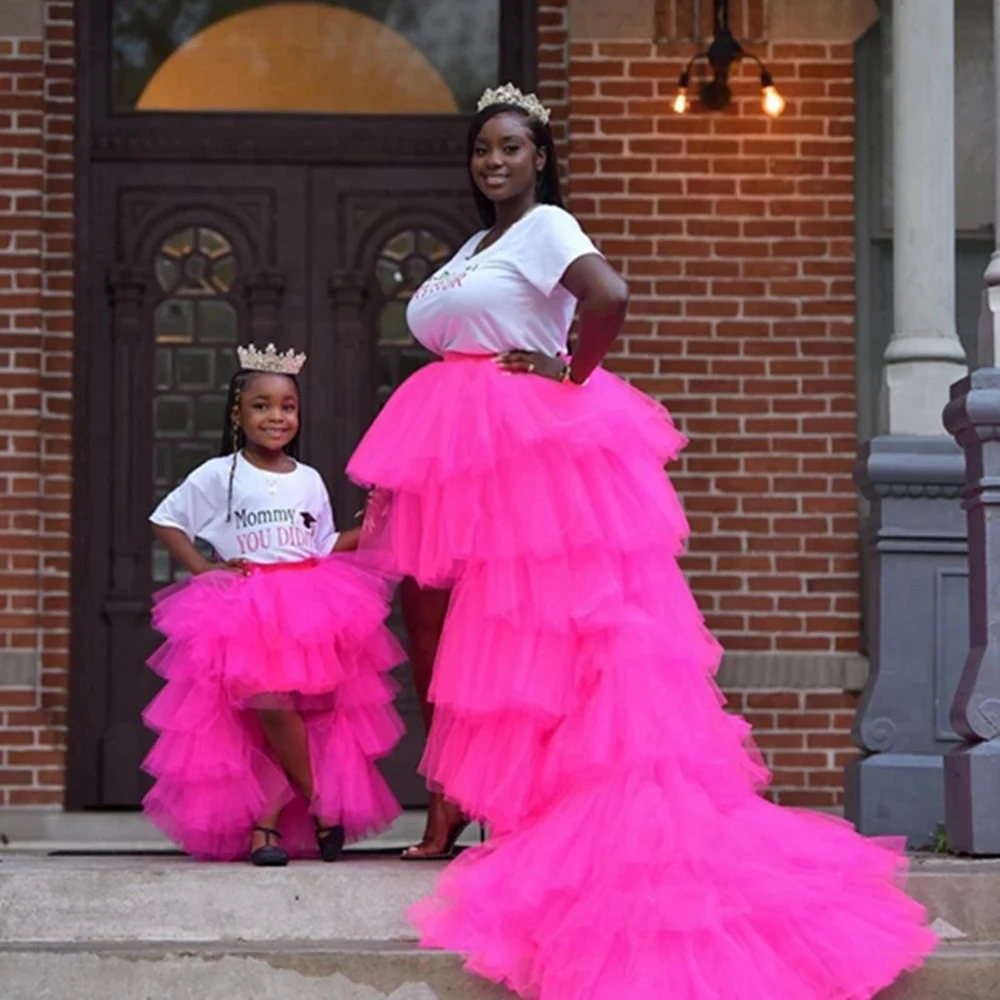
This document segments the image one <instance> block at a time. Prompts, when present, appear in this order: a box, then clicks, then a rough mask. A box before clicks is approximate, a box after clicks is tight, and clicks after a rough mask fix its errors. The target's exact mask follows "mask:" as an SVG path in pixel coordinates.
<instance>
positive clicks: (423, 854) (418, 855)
mask: <svg viewBox="0 0 1000 1000" xmlns="http://www.w3.org/2000/svg"><path fill="white" fill-rule="evenodd" d="M471 822H472V821H471V820H467V819H460V820H459V821H458V822H457V823H456V824H455V825H454V826H452V827H451V829H450V830H449V831H448V839H447V840H446V841H445V844H444V850H443V851H430V852H429V851H427V850H426V847H427V841H426V840H422V841H421V842H420V843H419V844H414V845H413V847H407V848H406V850H405V851H403V853H402V854H401V855H400V857H401V858H402V859H403V861H451V859H452V858H453V857H454V856H455V854H456V853H457V851H458V838H459V837H461V836H462V834H463V833H465V831H466V830H468V828H469V825H470V823H471ZM482 839H483V836H482V828H480V842H481V841H482Z"/></svg>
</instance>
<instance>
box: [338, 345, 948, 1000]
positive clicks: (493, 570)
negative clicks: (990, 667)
mask: <svg viewBox="0 0 1000 1000" xmlns="http://www.w3.org/2000/svg"><path fill="white" fill-rule="evenodd" d="M683 445H684V440H683V438H682V436H681V434H680V433H678V431H677V430H676V429H675V428H674V426H673V425H672V423H671V421H670V418H669V416H668V414H667V412H666V411H665V410H664V409H663V408H662V407H660V406H659V405H658V404H655V403H653V402H652V401H651V400H649V399H648V398H647V397H645V396H643V395H642V394H640V393H639V392H637V391H635V390H633V389H632V388H631V387H629V386H628V385H626V384H625V383H624V382H622V381H620V380H619V379H617V378H615V377H613V376H611V375H609V374H607V373H604V372H598V373H596V374H595V375H594V377H593V378H592V379H591V380H590V382H589V384H588V385H587V386H585V387H583V388H577V387H572V386H566V385H561V384H559V383H555V382H551V381H545V380H543V379H540V378H536V377H531V376H504V375H503V374H502V373H501V372H500V371H499V370H498V369H497V368H496V366H495V365H493V364H491V363H490V362H489V360H483V359H477V360H473V359H462V358H455V359H450V360H447V361H444V362H441V363H436V364H432V365H429V366H428V367H426V368H424V369H422V370H421V371H419V372H418V373H417V374H415V375H414V376H412V377H411V378H410V379H409V380H408V381H407V382H406V383H405V384H404V385H403V386H402V387H401V388H400V389H399V390H398V391H397V392H396V393H395V394H394V395H393V396H392V398H391V399H390V400H389V402H388V404H387V405H386V407H385V409H384V410H383V411H382V413H381V415H380V416H379V418H378V419H377V420H376V422H375V424H374V425H373V427H372V428H371V430H370V431H369V433H368V435H367V436H366V437H365V439H364V440H363V441H362V443H361V445H360V447H359V448H358V450H357V452H356V454H355V455H354V457H353V459H352V461H351V463H350V466H349V470H348V471H349V473H350V475H351V476H352V477H353V478H354V479H355V480H356V481H358V482H359V483H362V484H365V485H371V484H377V486H378V487H379V490H378V491H377V493H376V495H375V498H374V502H373V507H372V517H371V518H370V519H369V534H368V537H367V539H366V542H365V545H366V547H367V549H368V551H369V552H370V553H371V554H372V555H373V556H374V557H375V558H377V559H379V560H381V561H382V563H383V565H384V567H385V568H386V569H387V570H391V571H394V572H396V573H398V574H404V575H405V574H409V575H412V576H414V577H415V578H416V579H417V580H418V581H419V582H420V583H422V584H424V585H425V586H432V587H451V588H454V590H453V594H452V599H451V605H450V608H449V612H448V616H447V619H446V622H445V627H444V633H443V636H442V640H441V645H440V649H439V653H438V659H437V662H436V664H435V673H434V679H433V685H432V689H431V697H432V699H433V701H434V703H435V717H434V725H433V727H432V732H431V734H430V737H429V740H428V744H427V749H426V753H425V756H424V759H423V762H422V767H423V770H424V772H425V774H426V776H427V778H428V781H429V783H430V785H431V786H432V787H435V788H438V789H441V790H442V791H443V792H444V794H445V795H446V796H447V797H448V798H449V799H451V800H453V801H455V802H457V803H458V804H459V805H460V806H461V807H462V809H463V810H464V811H465V812H466V813H467V814H469V815H470V816H473V817H475V818H477V819H479V820H481V821H483V822H485V823H487V824H488V825H489V826H490V827H491V829H492V833H493V836H492V838H491V840H490V841H489V842H488V843H487V844H485V845H483V846H481V847H477V848H473V849H472V850H470V851H468V852H466V853H464V854H463V855H462V856H461V857H460V858H459V859H458V860H457V861H455V862H454V863H453V864H452V865H451V866H450V867H449V868H447V869H446V871H445V872H444V874H443V875H442V877H441V879H440V881H439V883H438V885H437V888H436V891H435V893H434V895H433V896H432V897H431V898H430V899H428V900H425V901H424V902H423V903H421V904H419V905H418V906H417V907H416V909H415V910H414V911H413V913H412V919H413V921H414V923H415V925H416V927H417V928H418V930H419V931H420V934H421V940H422V943H423V944H424V945H425V946H427V947H433V948H445V949H449V950H455V951H458V952H461V953H462V954H464V955H465V956H466V959H467V965H468V967H469V968H470V969H471V970H472V971H474V972H476V973H479V974H480V975H482V976H485V977H487V978H489V979H491V980H494V981H496V982H498V983H503V984H505V985H506V986H508V987H509V988H510V989H512V990H514V991H516V992H517V993H519V994H520V995H521V996H523V997H531V998H540V1000H625V998H628V1000H662V998H663V997H665V996H669V997H670V998H671V1000H708V998H712V1000H864V998H869V997H872V996H873V995H874V994H875V993H877V992H878V991H879V990H880V989H882V988H883V987H885V986H886V985H888V984H889V983H891V982H892V981H893V980H894V979H896V978H897V976H898V975H899V974H900V973H901V972H902V971H903V970H905V969H909V968H914V967H916V966H918V965H919V964H920V962H921V959H922V957H923V956H925V955H926V954H927V953H929V952H930V951H931V950H932V949H933V948H934V946H935V943H936V939H935V936H934V935H933V934H932V933H931V932H930V931H929V930H928V929H926V927H925V915H924V912H923V910H922V908H921V907H920V906H919V905H918V904H917V903H916V902H914V901H913V900H911V899H910V898H909V897H908V896H907V895H906V894H905V893H904V891H903V889H902V881H903V875H904V872H905V860H904V858H903V855H902V844H901V843H892V844H886V843H884V842H883V843H876V842H873V841H869V840H865V839H863V838H862V837H860V836H858V835H857V834H856V833H855V832H854V830H853V829H852V828H851V827H850V826H849V825H848V824H847V823H845V822H843V821H840V820H837V819H831V818H829V817H826V816H823V815H819V814H813V813H810V812H806V811H800V810H793V809H787V808H779V807H777V806H775V805H773V804H771V803H769V802H768V801H767V800H766V799H764V798H763V797H761V795H760V794H759V792H760V791H761V789H762V788H763V787H764V786H765V785H766V784H767V782H768V780H769V775H768V772H767V769H766V768H765V766H764V764H763V762H762V760H761V757H760V755H759V754H758V753H757V752H756V749H755V748H754V746H753V743H752V741H751V737H750V732H749V726H748V725H747V724H746V722H745V721H743V720H742V719H740V718H738V717H736V716H734V715H732V714H729V713H727V712H726V711H724V708H723V698H722V695H721V693H720V692H719V690H718V688H717V687H716V685H715V683H714V680H713V674H714V673H715V671H716V669H717V666H718V663H719V659H720V652H721V650H720V647H719V645H718V643H717V642H716V641H715V640H714V639H713V637H712V636H711V635H710V634H709V632H708V631H707V629H706V627H705V625H704V624H703V621H702V617H701V615H700V614H699V611H698V608H697V606H696V604H695V602H694V600H693V598H692V596H691V594H690V592H689V590H688V588H687V586H686V583H685V580H684V578H683V576H682V575H681V572H680V570H679V568H678V566H677V562H676V557H677V556H678V555H679V554H680V553H681V551H682V546H683V540H684V538H685V535H686V533H687V525H686V522H685V518H684V515H683V512H682V510H681V506H680V504H679V502H678V500H677V497H676V495H675V494H674V491H673V489H672V487H671V485H670V483H669V481H668V479H667V478H666V476H665V475H664V473H663V466H664V463H665V462H667V461H668V460H670V459H672V458H674V457H675V456H676V455H677V453H678V452H679V451H680V450H681V448H682V447H683Z"/></svg>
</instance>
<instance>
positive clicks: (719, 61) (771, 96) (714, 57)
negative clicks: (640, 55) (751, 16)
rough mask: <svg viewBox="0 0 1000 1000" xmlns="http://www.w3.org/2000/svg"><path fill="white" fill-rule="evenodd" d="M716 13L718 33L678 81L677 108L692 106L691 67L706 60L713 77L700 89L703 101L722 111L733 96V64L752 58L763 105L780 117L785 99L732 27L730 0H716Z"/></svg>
mask: <svg viewBox="0 0 1000 1000" xmlns="http://www.w3.org/2000/svg"><path fill="white" fill-rule="evenodd" d="M712 13H713V18H714V22H715V36H714V37H713V38H712V41H711V44H710V45H709V46H708V48H707V49H706V50H705V51H704V52H699V53H698V54H697V55H696V56H694V57H693V58H692V59H691V61H690V62H689V63H688V64H687V67H686V68H685V70H684V72H683V73H681V76H680V79H679V80H678V81H677V96H676V97H675V98H674V104H673V108H674V111H676V112H677V114H679V115H683V114H685V113H686V112H688V111H689V110H690V109H691V97H690V94H689V93H688V88H689V86H690V84H691V70H692V69H694V66H695V63H698V62H700V61H702V60H704V61H705V62H707V63H708V64H709V66H711V67H712V79H711V80H707V81H706V82H705V83H703V84H702V85H701V87H700V88H699V90H698V97H699V99H700V100H701V103H702V104H703V105H704V106H705V107H706V108H708V109H709V110H711V111H721V110H722V109H723V108H724V107H726V106H727V105H728V104H729V102H730V101H731V100H732V99H733V93H732V90H730V88H729V71H730V69H732V66H733V63H736V62H739V61H740V60H741V59H752V60H753V61H754V62H755V63H756V64H757V66H758V68H759V69H760V107H761V110H762V111H763V112H764V114H765V115H767V116H768V118H777V117H778V116H779V115H781V113H782V112H783V111H784V110H785V99H784V98H783V97H782V96H781V94H780V93H779V92H778V88H777V87H776V86H775V85H774V80H773V78H772V77H771V74H770V72H768V69H767V67H766V66H765V65H764V64H763V63H762V62H761V61H760V59H758V58H757V56H755V55H754V54H753V53H752V52H747V51H745V50H744V48H743V46H742V45H740V43H739V42H738V41H737V40H736V39H735V38H734V37H733V33H732V32H731V31H730V30H729V0H713V4H712Z"/></svg>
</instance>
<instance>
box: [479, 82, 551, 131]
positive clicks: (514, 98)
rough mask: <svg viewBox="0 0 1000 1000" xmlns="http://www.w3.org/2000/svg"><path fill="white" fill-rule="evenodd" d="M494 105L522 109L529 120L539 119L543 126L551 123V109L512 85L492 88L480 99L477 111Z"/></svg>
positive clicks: (507, 84) (532, 95) (506, 84)
mask: <svg viewBox="0 0 1000 1000" xmlns="http://www.w3.org/2000/svg"><path fill="white" fill-rule="evenodd" d="M494 104H511V105H513V106H514V107H515V108H520V109H521V110H522V111H523V112H524V113H525V114H526V115H527V116H528V117H529V118H537V119H538V121H540V122H541V123H542V124H543V125H548V123H549V109H548V108H546V107H545V106H544V105H543V104H542V102H541V101H540V100H539V99H538V98H537V97H536V96H535V95H534V94H525V93H522V92H521V91H520V90H519V89H518V88H517V87H515V86H514V84H512V83H505V84H504V85H503V86H502V87H491V88H490V89H489V90H487V91H486V92H485V93H484V94H483V96H482V97H480V98H479V105H478V106H477V108H476V110H477V111H483V110H484V109H486V108H489V107H492V106H493V105H494Z"/></svg>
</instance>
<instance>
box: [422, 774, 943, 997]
mask: <svg viewBox="0 0 1000 1000" xmlns="http://www.w3.org/2000/svg"><path fill="white" fill-rule="evenodd" d="M678 795H679V796H680V797H678ZM904 868H905V860H904V858H903V857H902V855H901V845H898V844H891V843H883V844H879V843H875V842H871V841H865V840H863V839H862V838H860V837H858V836H857V835H856V834H855V833H854V831H853V829H852V828H851V827H849V826H848V825H847V824H844V823H843V822H842V821H838V820H833V819H830V818H828V817H825V816H822V815H816V814H809V813H805V812H799V811H792V810H786V809H779V808H778V807H776V806H773V805H771V804H770V803H768V802H766V801H765V800H763V799H761V798H759V797H756V796H754V797H749V798H744V800H743V802H742V804H741V805H738V806H734V807H733V808H731V809H729V810H721V809H720V808H719V807H718V804H717V803H716V802H714V801H713V800H712V799H711V798H710V797H706V796H705V795H704V793H703V792H702V791H701V790H700V789H699V788H698V787H697V786H691V787H689V788H687V789H683V788H680V787H671V786H670V785H668V784H663V783H661V782H660V781H659V780H654V779H653V778H652V777H651V776H649V775H643V774H642V773H637V772H635V771H632V770H629V771H626V772H624V773H622V774H620V775H618V776H610V777H608V778H606V779H605V780H603V781H597V782H592V783H590V784H589V785H588V786H586V787H582V786H581V787H579V788H578V789H576V790H575V791H574V792H573V793H570V794H568V795H567V796H566V797H564V798H563V799H562V800H561V801H560V802H559V803H558V805H556V806H555V807H554V808H552V809H551V810H549V811H548V812H546V813H545V814H544V815H543V816H540V817H538V818H537V820H536V821H535V822H533V823H532V824H531V825H530V826H526V827H524V828H522V829H521V830H520V831H518V832H516V833H510V834H508V835H506V836H501V837H499V838H496V839H494V840H493V841H491V842H490V843H488V844H486V845H485V846H484V847H481V848H473V849H472V850H470V851H467V852H466V853H465V854H463V855H462V856H461V857H460V858H459V859H458V860H457V861H456V862H454V863H453V864H452V865H451V866H449V868H448V869H447V870H446V871H445V873H444V874H443V875H442V876H441V878H440V879H439V882H438V885H437V887H436V890H435V894H434V896H433V897H432V898H431V899H429V900H425V901H423V902H422V903H420V904H418V905H417V906H416V907H415V908H414V909H413V910H411V912H410V914H409V917H410V919H411V921H412V922H413V924H414V925H415V926H416V928H417V929H418V931H419V932H420V935H421V943H422V945H423V946H424V947H428V948H447V949H449V950H455V951H458V952H460V953H461V954H463V955H466V956H467V967H468V968H469V970H470V971H472V972H475V973H477V974H478V975H481V976H483V977H485V978H487V979H490V980H493V981H495V982H497V983H501V984H503V985H505V986H507V987H508V988H509V989H512V990H514V991H515V992H516V993H518V994H519V995H520V996H523V997H532V998H535V997H538V998H542V1000H550V998H558V1000H570V998H572V1000H620V998H621V997H628V998H629V1000H660V998H661V997H663V996H664V994H665V992H666V993H669V995H670V997H671V998H672V1000H673V998H677V1000H705V998H706V997H714V998H719V1000H807V998H811V1000H813V998H814V1000H820V998H821V1000H869V998H871V997H873V996H875V995H876V994H877V993H878V992H880V991H881V990H882V989H884V988H885V987H886V986H888V985H889V984H890V983H892V982H893V981H894V980H895V979H896V978H897V977H898V975H899V974H900V972H901V971H903V970H905V969H911V968H914V967H916V966H918V965H919V964H920V957H921V956H922V955H924V954H926V953H927V952H929V951H931V950H932V949H933V947H934V945H935V937H934V935H933V934H932V933H931V932H930V931H929V930H927V929H925V928H924V927H923V926H922V924H923V920H924V914H923V910H922V908H921V907H920V906H919V904H917V903H916V902H914V901H913V900H911V899H910V898H908V897H907V896H906V895H905V893H904V892H903V891H902V885H903V870H904Z"/></svg>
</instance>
